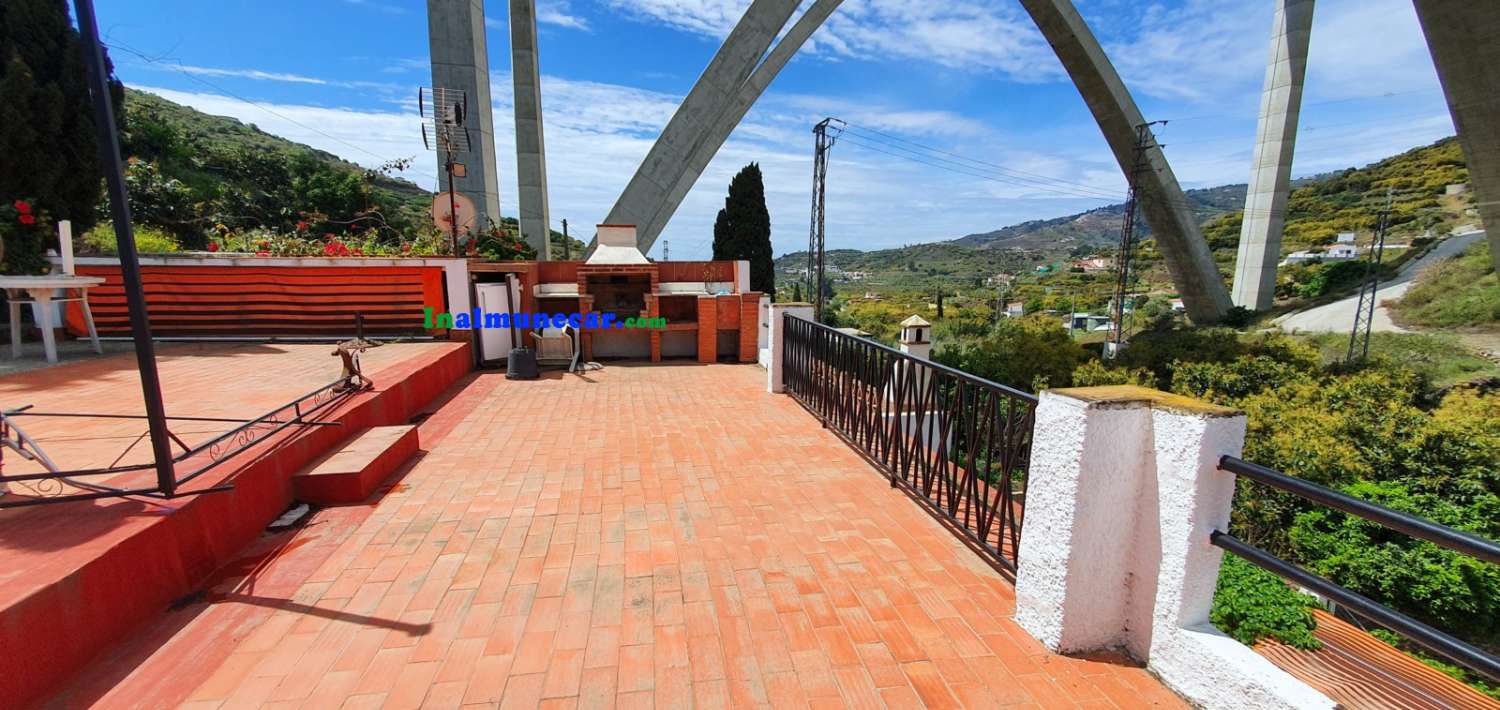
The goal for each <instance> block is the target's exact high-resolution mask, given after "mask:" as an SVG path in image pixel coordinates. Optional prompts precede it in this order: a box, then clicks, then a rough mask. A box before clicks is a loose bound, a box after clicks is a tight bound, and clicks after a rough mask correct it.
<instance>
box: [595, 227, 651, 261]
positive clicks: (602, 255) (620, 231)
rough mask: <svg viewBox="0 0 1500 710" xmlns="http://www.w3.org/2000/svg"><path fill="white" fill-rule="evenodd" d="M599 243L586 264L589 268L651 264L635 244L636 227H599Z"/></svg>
mask: <svg viewBox="0 0 1500 710" xmlns="http://www.w3.org/2000/svg"><path fill="white" fill-rule="evenodd" d="M597 229H598V232H597V233H598V235H599V236H598V242H597V244H595V246H594V253H593V254H592V255H590V256H589V258H588V260H587V261H584V262H583V263H584V264H587V265H589V266H611V265H635V264H650V263H651V261H650V260H648V259H647V258H646V255H645V254H642V253H641V250H640V248H639V247H637V246H636V244H635V225H633V224H601V225H598V228H597Z"/></svg>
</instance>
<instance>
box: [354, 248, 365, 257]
mask: <svg viewBox="0 0 1500 710" xmlns="http://www.w3.org/2000/svg"><path fill="white" fill-rule="evenodd" d="M354 255H355V256H364V255H365V253H364V251H363V250H361V249H358V248H356V249H355V250H354Z"/></svg>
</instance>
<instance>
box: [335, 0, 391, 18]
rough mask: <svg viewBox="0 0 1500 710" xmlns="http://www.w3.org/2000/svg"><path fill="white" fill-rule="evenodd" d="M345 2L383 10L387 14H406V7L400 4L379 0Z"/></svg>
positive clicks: (351, 0)
mask: <svg viewBox="0 0 1500 710" xmlns="http://www.w3.org/2000/svg"><path fill="white" fill-rule="evenodd" d="M344 2H345V3H348V4H350V5H356V6H358V7H363V8H368V9H370V10H374V11H376V12H383V13H385V14H387V15H405V14H406V8H404V7H401V6H400V5H392V4H389V3H384V2H377V0H344Z"/></svg>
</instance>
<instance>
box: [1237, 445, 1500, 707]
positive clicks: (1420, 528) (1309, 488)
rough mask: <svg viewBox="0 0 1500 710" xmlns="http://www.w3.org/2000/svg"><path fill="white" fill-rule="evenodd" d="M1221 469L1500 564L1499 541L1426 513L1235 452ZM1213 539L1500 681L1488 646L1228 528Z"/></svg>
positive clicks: (1497, 663) (1496, 661) (1499, 660)
mask: <svg viewBox="0 0 1500 710" xmlns="http://www.w3.org/2000/svg"><path fill="white" fill-rule="evenodd" d="M1219 470H1221V471H1226V472H1228V473H1233V474H1235V475H1238V476H1242V477H1244V478H1248V479H1250V480H1252V481H1255V482H1256V483H1260V484H1264V485H1267V486H1271V487H1272V488H1277V489H1280V490H1283V491H1286V492H1288V493H1291V494H1292V495H1295V496H1298V497H1300V498H1303V499H1305V500H1309V501H1312V502H1314V503H1317V504H1320V505H1324V506H1327V507H1329V508H1333V509H1335V510H1340V511H1343V512H1345V513H1348V514H1349V515H1353V516H1355V517H1358V518H1361V519H1363V520H1367V521H1369V522H1372V523H1375V524H1376V525H1380V526H1382V527H1384V528H1387V529H1389V530H1394V531H1396V532H1399V533H1403V534H1406V535H1410V536H1412V537H1415V538H1419V539H1422V540H1426V541H1428V542H1431V543H1433V544H1435V545H1438V546H1439V547H1443V548H1445V549H1448V550H1452V551H1454V552H1457V553H1459V554H1461V555H1467V556H1469V557H1471V558H1474V559H1476V560H1481V561H1483V562H1488V563H1490V564H1500V544H1496V543H1495V542H1494V541H1493V540H1487V539H1485V538H1482V537H1479V536H1477V535H1472V534H1469V533H1466V532H1464V531H1462V530H1455V529H1453V528H1450V527H1448V526H1446V525H1442V524H1439V523H1435V522H1432V521H1431V520H1427V519H1426V518H1419V517H1417V516H1415V515H1408V514H1406V513H1402V512H1400V511H1397V510H1392V509H1390V508H1387V507H1385V506H1383V505H1377V504H1375V503H1371V502H1369V501H1365V500H1360V499H1358V498H1355V497H1353V496H1349V495H1345V494H1343V493H1340V492H1338V491H1335V490H1333V489H1331V488H1326V487H1324V486H1320V485H1318V484H1316V483H1312V482H1309V481H1305V480H1303V479H1300V478H1296V477H1293V476H1288V475H1286V474H1284V473H1282V472H1280V471H1277V470H1275V469H1272V468H1267V467H1265V466H1261V465H1259V464H1254V463H1250V462H1249V461H1245V460H1242V459H1238V458H1235V457H1233V456H1225V457H1223V458H1221V459H1219ZM1209 541H1210V542H1211V543H1213V544H1214V545H1215V546H1217V547H1220V548H1223V549H1225V550H1228V551H1229V552H1232V553H1234V554H1236V555H1238V556H1240V557H1242V558H1244V559H1245V560H1246V561H1248V562H1250V563H1252V564H1254V565H1256V566H1258V567H1261V568H1263V569H1266V570H1268V571H1270V572H1272V573H1275V574H1276V575H1278V576H1280V577H1281V578H1283V579H1285V580H1287V581H1289V582H1292V583H1293V584H1296V585H1298V586H1301V587H1302V588H1304V589H1307V590H1309V591H1311V592H1314V593H1316V594H1321V595H1323V596H1324V597H1327V598H1328V599H1330V600H1332V601H1333V602H1335V603H1337V604H1339V605H1340V606H1342V607H1344V608H1345V609H1347V610H1349V611H1350V612H1352V613H1353V614H1355V615H1357V616H1360V617H1362V618H1364V619H1367V620H1369V621H1372V622H1374V623H1376V624H1379V625H1380V626H1383V627H1385V628H1386V629H1389V630H1390V631H1392V632H1395V633H1397V634H1400V635H1401V636H1403V637H1405V638H1407V639H1409V640H1410V641H1411V642H1413V643H1415V644H1417V645H1419V646H1421V647H1422V648H1425V649H1427V650H1428V651H1431V652H1433V653H1435V654H1437V655H1439V656H1442V657H1444V658H1446V659H1448V660H1450V661H1452V662H1454V663H1457V664H1459V665H1461V666H1464V667H1465V668H1468V669H1470V670H1473V671H1475V672H1476V673H1479V674H1481V675H1484V676H1486V677H1488V678H1490V679H1491V680H1497V681H1500V658H1497V657H1496V656H1495V655H1494V654H1491V653H1489V652H1487V651H1485V650H1484V649H1481V648H1479V647H1477V646H1474V645H1473V644H1470V643H1468V642H1466V641H1463V640H1461V639H1459V638H1456V637H1454V636H1452V635H1450V634H1448V633H1446V632H1443V631H1440V630H1438V629H1435V628H1433V627H1431V626H1428V625H1427V624H1424V623H1422V622H1420V621H1418V620H1416V619H1413V618H1411V617H1409V616H1407V615H1405V614H1402V613H1401V612H1398V611H1396V610H1394V609H1391V608H1390V607H1388V606H1385V605H1384V604H1381V603H1380V602H1377V601H1374V600H1373V599H1370V598H1368V597H1365V596H1363V595H1361V594H1359V593H1358V592H1355V591H1353V590H1350V589H1347V588H1345V587H1342V586H1339V585H1338V584H1335V583H1334V582H1332V581H1330V580H1328V579H1326V578H1324V577H1321V576H1319V575H1316V574H1313V573H1312V572H1309V571H1307V570H1305V569H1302V568H1301V567H1298V566H1297V565H1295V564H1292V563H1291V562H1287V561H1286V560H1283V559H1281V558H1279V557H1276V556H1275V555H1272V554H1271V553H1269V552H1266V551H1265V550H1262V549H1260V548H1258V547H1255V546H1254V545H1251V544H1249V543H1247V542H1245V541H1243V540H1240V539H1239V538H1236V537H1235V536H1233V535H1230V534H1229V533H1226V532H1223V531H1221V530H1215V531H1213V532H1212V533H1210V535H1209Z"/></svg>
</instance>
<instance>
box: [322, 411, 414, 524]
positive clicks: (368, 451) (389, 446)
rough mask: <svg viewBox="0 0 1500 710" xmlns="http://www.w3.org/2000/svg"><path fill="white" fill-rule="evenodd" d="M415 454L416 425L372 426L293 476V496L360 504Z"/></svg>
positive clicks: (328, 503) (329, 501)
mask: <svg viewBox="0 0 1500 710" xmlns="http://www.w3.org/2000/svg"><path fill="white" fill-rule="evenodd" d="M416 452H417V428H416V427H415V426H413V425H410V424H402V425H398V426H377V427H370V428H369V429H366V430H364V431H362V432H360V433H359V434H356V435H355V436H354V437H353V438H351V439H349V440H348V441H346V442H345V443H344V444H343V445H342V446H340V447H339V448H337V449H335V450H334V451H333V453H331V454H329V455H328V456H326V457H324V458H323V459H322V460H321V461H319V462H318V463H317V464H315V465H313V466H312V467H311V468H309V469H307V470H305V471H302V472H300V473H298V474H297V475H295V476H293V477H292V492H293V495H294V496H295V497H296V499H297V500H300V501H304V502H307V503H317V504H320V505H330V504H337V503H358V502H360V501H362V500H364V499H366V498H369V497H370V494H371V493H373V492H374V491H375V488H376V487H378V486H379V485H380V484H381V483H382V482H384V481H385V479H387V478H390V476H391V474H392V473H394V472H395V471H396V469H397V468H399V467H400V466H401V464H403V463H406V460H407V459H409V458H411V457H412V454H415V453H416Z"/></svg>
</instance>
